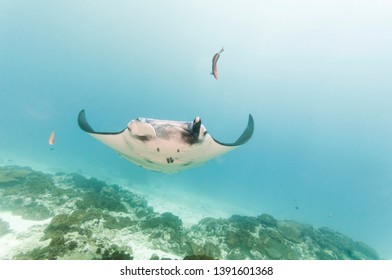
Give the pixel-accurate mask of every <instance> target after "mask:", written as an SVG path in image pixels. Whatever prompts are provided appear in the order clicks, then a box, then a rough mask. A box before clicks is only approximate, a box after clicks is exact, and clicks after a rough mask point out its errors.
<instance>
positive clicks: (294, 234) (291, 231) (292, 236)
mask: <svg viewBox="0 0 392 280" xmlns="http://www.w3.org/2000/svg"><path fill="white" fill-rule="evenodd" d="M278 232H279V233H280V234H281V235H283V236H284V238H286V239H288V240H290V241H293V242H295V243H301V241H302V240H301V229H300V227H299V224H298V223H295V222H289V221H285V222H279V223H278Z"/></svg>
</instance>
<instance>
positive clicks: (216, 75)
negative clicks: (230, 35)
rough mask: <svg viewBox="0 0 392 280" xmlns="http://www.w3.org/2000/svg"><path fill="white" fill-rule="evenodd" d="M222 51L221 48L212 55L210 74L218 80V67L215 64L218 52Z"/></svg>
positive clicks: (218, 55)
mask: <svg viewBox="0 0 392 280" xmlns="http://www.w3.org/2000/svg"><path fill="white" fill-rule="evenodd" d="M223 51H224V49H223V48H222V49H221V50H220V51H219V52H218V53H216V54H215V55H214V57H213V58H212V72H211V75H213V76H214V78H215V79H216V80H218V68H217V66H216V64H217V63H218V59H219V57H220V54H221V53H222V52H223Z"/></svg>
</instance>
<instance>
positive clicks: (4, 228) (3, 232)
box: [0, 219, 11, 237]
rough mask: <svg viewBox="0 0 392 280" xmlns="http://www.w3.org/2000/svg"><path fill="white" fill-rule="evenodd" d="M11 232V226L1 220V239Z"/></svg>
mask: <svg viewBox="0 0 392 280" xmlns="http://www.w3.org/2000/svg"><path fill="white" fill-rule="evenodd" d="M10 232H11V230H10V225H9V224H8V223H7V222H5V221H3V220H2V219H0V237H1V236H3V235H6V234H7V233H10Z"/></svg>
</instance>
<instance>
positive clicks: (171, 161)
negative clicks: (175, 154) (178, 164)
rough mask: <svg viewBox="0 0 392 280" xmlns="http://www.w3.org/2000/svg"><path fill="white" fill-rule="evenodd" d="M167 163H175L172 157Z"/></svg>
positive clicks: (167, 159)
mask: <svg viewBox="0 0 392 280" xmlns="http://www.w3.org/2000/svg"><path fill="white" fill-rule="evenodd" d="M166 161H167V163H173V162H174V159H173V158H172V157H168V158H166Z"/></svg>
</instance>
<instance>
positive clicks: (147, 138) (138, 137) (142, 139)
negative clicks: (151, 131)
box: [133, 135, 159, 152]
mask: <svg viewBox="0 0 392 280" xmlns="http://www.w3.org/2000/svg"><path fill="white" fill-rule="evenodd" d="M133 137H134V138H136V139H138V140H140V141H142V142H147V141H150V140H151V138H152V137H151V136H144V135H143V136H138V135H133ZM158 152H159V151H158Z"/></svg>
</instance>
